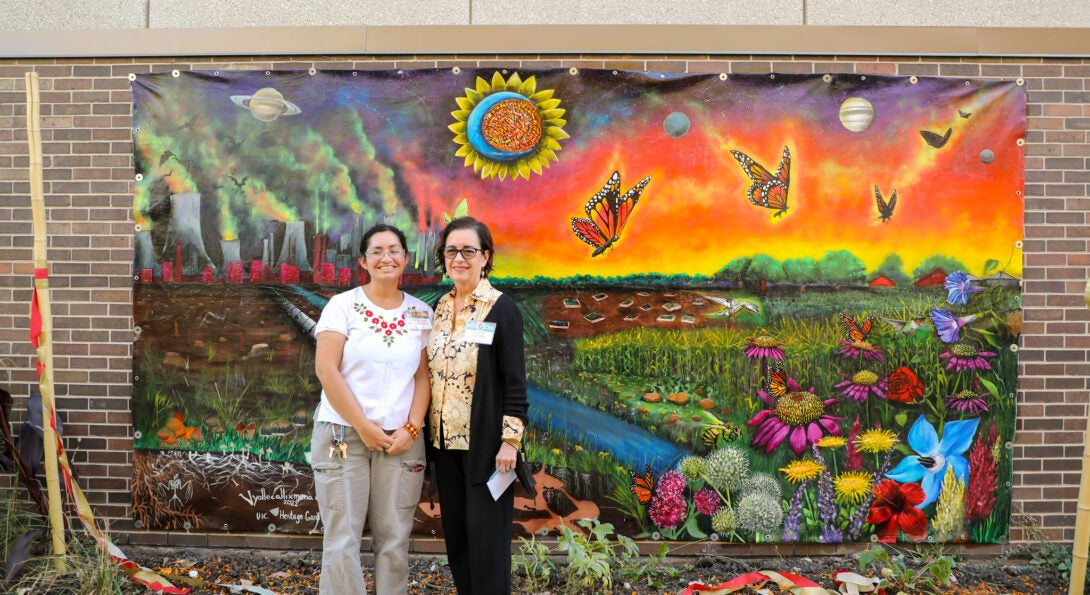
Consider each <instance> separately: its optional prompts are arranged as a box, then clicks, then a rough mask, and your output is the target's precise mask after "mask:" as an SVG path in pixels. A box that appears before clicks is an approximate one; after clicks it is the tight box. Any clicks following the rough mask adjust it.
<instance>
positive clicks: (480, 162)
mask: <svg viewBox="0 0 1090 595" xmlns="http://www.w3.org/2000/svg"><path fill="white" fill-rule="evenodd" d="M487 163H488V162H487V161H485V159H484V157H481V154H480V153H477V152H474V153H473V171H475V172H478V171H481V168H483V167H484V166H485V165H486V164H487Z"/></svg>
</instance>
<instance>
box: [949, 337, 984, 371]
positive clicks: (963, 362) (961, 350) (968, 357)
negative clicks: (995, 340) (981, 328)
mask: <svg viewBox="0 0 1090 595" xmlns="http://www.w3.org/2000/svg"><path fill="white" fill-rule="evenodd" d="M995 356H996V353H995V352H994V351H977V350H976V347H973V346H972V345H967V344H965V343H954V344H953V345H951V346H950V351H947V352H946V353H943V354H942V355H940V356H939V359H944V360H946V369H947V370H954V371H956V372H963V371H965V370H972V371H977V370H991V369H992V365H991V364H989V363H988V358H992V357H995Z"/></svg>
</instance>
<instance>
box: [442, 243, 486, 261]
mask: <svg viewBox="0 0 1090 595" xmlns="http://www.w3.org/2000/svg"><path fill="white" fill-rule="evenodd" d="M478 252H484V250H481V249H480V248H473V247H471V246H467V247H465V248H462V249H458V248H455V247H454V246H447V247H446V249H444V250H443V256H446V257H447V259H449V260H454V259H455V258H458V255H459V254H461V255H462V258H464V259H466V260H472V259H473V257H474V256H477V253H478Z"/></svg>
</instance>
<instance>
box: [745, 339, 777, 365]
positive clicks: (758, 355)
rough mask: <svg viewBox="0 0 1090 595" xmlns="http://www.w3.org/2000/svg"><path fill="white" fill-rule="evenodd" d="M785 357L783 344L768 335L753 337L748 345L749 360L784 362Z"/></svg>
mask: <svg viewBox="0 0 1090 595" xmlns="http://www.w3.org/2000/svg"><path fill="white" fill-rule="evenodd" d="M783 355H784V353H783V343H780V342H779V341H777V340H775V339H773V338H772V337H769V336H768V335H758V336H756V337H752V338H750V340H749V344H748V345H746V357H748V358H749V359H775V360H782V359H783Z"/></svg>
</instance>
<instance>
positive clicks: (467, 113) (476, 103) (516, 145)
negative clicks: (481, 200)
mask: <svg viewBox="0 0 1090 595" xmlns="http://www.w3.org/2000/svg"><path fill="white" fill-rule="evenodd" d="M455 101H456V102H457V103H458V109H457V110H455V111H453V112H451V113H450V115H452V116H454V119H455V120H456V121H455V122H454V123H453V124H451V125H450V126H448V128H449V129H450V131H451V132H453V133H454V142H455V143H456V144H458V145H459V147H458V151H457V152H456V153H455V155H457V156H458V157H465V166H466V167H470V166H472V167H473V172H474V173H480V174H481V179H487V178H495V177H497V176H498V177H499V178H500V179H501V180H503V179H506V178H507V177H508V176H510V177H511V179H515V178H519V177H522V178H526V179H527V180H529V179H530V172H531V171H532V172H534V173H537V174H540V173H541V170H542V168H543V167H549V161H550V160H552V161H556V160H557V157H556V153H557V151H559V150H560V148H561V147H560V141H561V140H563V139H566V138H568V133H566V132H564V125H565V124H567V120H564V118H563V116H564V113H565V111H566V110H563V109H560V100H559V99H555V98H554V97H553V90H552V89H546V90H543V91H538V90H537V81H536V80H535V79H534V77H530V78H528V79H526V80H525V81H524V80H522V79H521V78H520V77H519V75H518V73H517V72H516V73H513V74H512V75H511V76H510V77H509V78H507V79H504V78H503V75H502V74H500V73H499V72H496V73H493V75H492V82H488V81H486V80H484V79H483V78H481V77H477V83H476V88H475V89H466V94H465V96H464V97H457V98H455Z"/></svg>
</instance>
